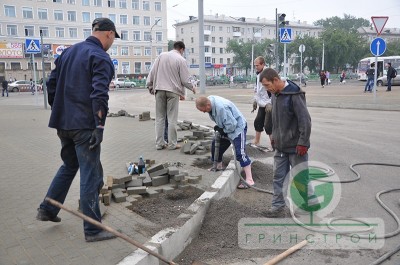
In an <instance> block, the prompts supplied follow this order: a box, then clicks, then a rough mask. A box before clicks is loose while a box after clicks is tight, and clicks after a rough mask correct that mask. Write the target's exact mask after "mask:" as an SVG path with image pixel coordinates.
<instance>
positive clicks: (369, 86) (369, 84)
mask: <svg viewBox="0 0 400 265" xmlns="http://www.w3.org/2000/svg"><path fill="white" fill-rule="evenodd" d="M366 75H367V83H366V84H365V88H364V93H366V92H367V91H368V92H372V89H373V88H374V77H375V63H372V64H371V67H370V68H369V69H368V70H367V72H366Z"/></svg>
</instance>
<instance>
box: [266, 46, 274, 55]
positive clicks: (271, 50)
mask: <svg viewBox="0 0 400 265" xmlns="http://www.w3.org/2000/svg"><path fill="white" fill-rule="evenodd" d="M267 53H269V54H272V55H274V54H275V43H271V44H269V45H268V48H267Z"/></svg>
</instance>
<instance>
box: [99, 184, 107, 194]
mask: <svg viewBox="0 0 400 265" xmlns="http://www.w3.org/2000/svg"><path fill="white" fill-rule="evenodd" d="M107 192H108V186H107V185H103V187H102V188H101V190H100V194H105V193H107Z"/></svg>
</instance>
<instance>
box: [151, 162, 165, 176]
mask: <svg viewBox="0 0 400 265" xmlns="http://www.w3.org/2000/svg"><path fill="white" fill-rule="evenodd" d="M164 168H165V167H164V164H158V165H154V166H152V167H151V168H149V169H147V173H149V174H150V173H153V172H156V171H159V170H161V169H164Z"/></svg>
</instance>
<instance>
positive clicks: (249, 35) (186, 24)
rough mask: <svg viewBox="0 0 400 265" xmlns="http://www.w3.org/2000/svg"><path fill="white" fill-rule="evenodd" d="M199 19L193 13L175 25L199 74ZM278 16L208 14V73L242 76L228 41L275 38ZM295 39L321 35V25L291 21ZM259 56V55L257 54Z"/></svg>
mask: <svg viewBox="0 0 400 265" xmlns="http://www.w3.org/2000/svg"><path fill="white" fill-rule="evenodd" d="M198 24H199V23H198V18H197V17H194V16H190V17H189V19H188V20H186V21H182V22H179V23H177V24H175V30H176V40H182V41H184V42H185V44H186V59H187V62H188V64H189V66H190V69H191V73H192V74H196V75H197V74H198V73H199V33H198V28H199V25H198ZM275 27H276V24H275V18H274V19H266V18H260V17H257V18H244V17H242V18H234V17H230V16H226V15H219V14H215V15H205V16H204V46H205V47H204V49H205V68H206V75H222V74H228V75H232V74H233V75H241V74H243V73H244V72H243V69H237V68H236V67H235V65H234V64H233V57H234V55H233V53H227V52H226V44H227V42H228V41H229V40H231V39H238V40H241V41H244V42H246V41H248V42H251V41H262V40H264V39H275V38H276V30H275ZM288 27H290V28H292V35H293V36H292V38H296V37H297V36H303V35H305V34H307V35H309V36H314V37H318V36H319V34H320V33H321V32H322V28H321V27H316V26H313V25H310V24H307V23H306V22H301V21H290V22H289V26H288ZM255 56H258V54H256V55H255Z"/></svg>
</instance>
